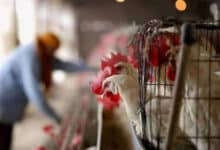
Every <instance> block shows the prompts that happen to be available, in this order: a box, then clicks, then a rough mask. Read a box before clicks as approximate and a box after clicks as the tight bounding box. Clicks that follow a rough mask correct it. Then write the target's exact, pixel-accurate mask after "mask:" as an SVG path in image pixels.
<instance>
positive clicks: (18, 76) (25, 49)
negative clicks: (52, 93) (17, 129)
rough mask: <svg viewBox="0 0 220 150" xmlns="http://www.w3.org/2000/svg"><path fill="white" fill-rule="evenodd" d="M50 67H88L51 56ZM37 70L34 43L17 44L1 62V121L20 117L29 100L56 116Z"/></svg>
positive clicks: (57, 118)
mask: <svg viewBox="0 0 220 150" xmlns="http://www.w3.org/2000/svg"><path fill="white" fill-rule="evenodd" d="M53 69H61V70H64V71H67V72H75V71H83V70H85V69H88V68H87V66H86V65H85V64H84V63H83V62H81V63H73V62H63V61H61V60H59V59H57V58H54V63H53ZM40 70H41V69H40V65H39V59H38V57H37V53H36V51H35V45H34V44H30V45H26V46H21V47H18V48H17V49H16V50H15V51H14V52H13V53H11V54H10V55H9V56H8V57H7V58H6V59H5V60H3V62H1V63H0V122H4V123H14V122H16V121H18V120H20V119H21V118H22V116H23V113H24V110H25V106H26V105H27V104H28V103H29V102H31V103H32V104H34V105H35V106H36V107H37V108H38V109H39V110H40V111H41V112H43V113H44V114H46V115H47V116H49V117H50V118H52V119H54V120H56V121H58V120H59V117H58V115H57V114H56V113H55V111H54V110H53V109H52V108H51V107H50V106H49V105H48V104H47V101H46V99H45V97H44V95H43V91H42V90H41V89H40V86H39V83H40V80H39V79H40Z"/></svg>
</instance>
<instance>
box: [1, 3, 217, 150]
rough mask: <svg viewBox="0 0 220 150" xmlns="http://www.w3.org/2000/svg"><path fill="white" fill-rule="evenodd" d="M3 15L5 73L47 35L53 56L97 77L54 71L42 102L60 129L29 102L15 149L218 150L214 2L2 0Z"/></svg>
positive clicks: (16, 131) (15, 132)
mask: <svg viewBox="0 0 220 150" xmlns="http://www.w3.org/2000/svg"><path fill="white" fill-rule="evenodd" d="M161 6H163V7H161ZM0 8H1V9H0V12H1V11H2V12H1V13H0V14H4V15H2V16H1V15H0V16H1V18H2V19H1V21H0V27H1V28H0V67H1V64H3V65H4V59H5V58H7V56H8V55H10V53H13V51H15V50H13V49H14V48H15V47H17V46H18V45H26V44H29V43H30V42H32V41H33V40H34V39H35V36H36V35H37V34H39V33H43V32H46V31H50V32H54V33H55V34H56V35H58V36H59V38H60V42H61V45H60V47H59V50H58V51H57V52H56V57H57V58H60V59H61V60H65V61H73V62H80V61H81V60H83V61H85V63H86V64H87V65H88V67H89V68H90V69H91V70H90V71H88V70H87V71H85V72H75V73H69V72H63V71H60V70H58V71H54V72H53V74H52V80H53V83H54V84H53V86H52V88H51V90H50V91H49V93H46V95H45V97H46V98H47V99H48V100H47V103H48V104H49V105H51V107H52V108H54V110H55V111H56V112H57V113H58V114H59V115H60V116H61V118H62V119H61V122H60V123H59V124H57V123H55V122H54V121H51V120H49V119H48V118H47V116H45V115H44V114H42V113H40V112H39V111H38V108H36V106H35V105H33V104H31V103H30V105H28V106H27V109H26V110H25V114H24V117H23V118H22V119H21V120H19V121H18V122H16V123H15V124H13V140H12V145H11V149H12V150H156V149H160V150H218V149H219V146H220V129H219V124H220V120H219V118H220V117H219V115H218V110H219V106H220V104H219V99H220V95H219V93H220V92H219V88H218V85H219V84H220V73H219V71H220V64H219V54H220V45H219V36H220V22H219V9H220V3H219V2H218V0H198V1H189V0H174V1H164V0H148V1H145V0H138V1H132V0H111V1H101V0H91V1H88V0H65V1H62V0H45V1H37V0H12V1H10V2H8V1H6V0H1V1H0ZM0 74H1V68H0ZM0 81H2V80H0ZM0 84H1V83H0ZM0 90H1V87H0ZM0 94H1V91H0ZM1 104H2V103H1V101H0V105H1ZM0 108H1V107H0ZM0 124H1V110H0ZM0 134H1V133H0ZM0 138H1V135H0ZM0 149H2V148H1V142H0Z"/></svg>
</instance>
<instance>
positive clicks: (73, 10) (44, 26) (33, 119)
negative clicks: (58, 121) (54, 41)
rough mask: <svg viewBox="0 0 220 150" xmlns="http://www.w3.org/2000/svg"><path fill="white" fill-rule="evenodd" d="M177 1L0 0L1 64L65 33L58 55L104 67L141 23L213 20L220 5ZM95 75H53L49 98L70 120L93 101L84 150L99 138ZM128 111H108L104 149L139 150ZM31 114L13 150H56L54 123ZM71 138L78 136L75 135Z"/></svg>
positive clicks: (206, 0) (212, 0)
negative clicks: (48, 34) (42, 36)
mask: <svg viewBox="0 0 220 150" xmlns="http://www.w3.org/2000/svg"><path fill="white" fill-rule="evenodd" d="M177 1H178V0H0V63H1V60H3V59H4V58H5V57H6V56H7V55H8V54H9V53H10V52H11V51H13V49H14V48H15V47H16V46H18V45H24V44H28V43H30V42H32V41H33V40H34V38H35V37H36V35H37V34H39V33H43V32H45V31H52V32H54V33H56V34H57V35H59V37H60V39H61V42H62V44H61V47H60V48H59V51H58V52H57V54H56V55H57V56H58V57H59V58H62V59H64V60H77V59H78V58H83V59H84V60H85V61H86V62H87V63H88V64H89V65H91V66H94V67H97V68H98V67H99V62H100V59H101V57H102V56H103V55H104V54H106V53H107V52H108V51H111V50H117V51H123V50H124V49H126V47H127V45H128V44H129V41H130V39H131V37H132V35H133V34H134V33H135V32H136V31H137V28H138V25H142V24H144V23H146V22H147V21H149V20H151V19H160V18H166V17H176V18H185V19H213V16H212V14H211V13H210V11H209V6H210V5H211V4H212V3H216V4H219V1H218V0H185V3H186V4H187V7H186V8H178V6H176V5H175V4H176V2H177ZM179 1H180V0H179ZM92 76H94V74H92V73H84V74H83V75H82V74H80V75H79V74H77V73H76V74H66V73H64V72H61V71H55V72H54V73H53V80H54V82H55V86H54V87H53V89H52V92H51V93H50V94H49V103H50V104H51V105H52V106H53V107H54V108H55V109H56V110H57V111H58V112H59V114H61V115H62V116H63V117H64V118H68V117H67V116H69V117H70V118H71V117H72V116H74V115H75V116H77V115H79V114H80V113H79V112H80V111H81V110H80V109H78V108H80V107H79V106H80V105H81V101H82V99H83V98H84V97H87V98H86V99H88V100H87V103H88V108H87V110H86V111H83V112H84V113H85V114H84V117H85V120H86V123H85V124H84V126H85V128H84V129H85V132H84V134H83V138H82V139H83V140H82V141H81V142H79V143H80V144H81V145H83V146H80V148H79V147H78V149H86V148H88V147H91V146H95V145H97V140H98V138H97V137H98V133H99V132H98V126H99V120H98V119H100V118H98V115H100V114H99V113H100V112H98V110H99V106H98V105H97V101H96V97H94V96H93V95H92V94H91V92H90V89H89V82H90V80H91V77H92ZM0 84H1V83H0ZM120 107H121V106H120ZM123 113H124V111H123V109H119V108H118V109H117V110H114V111H106V112H104V113H103V112H102V119H104V122H103V125H101V126H102V129H103V130H102V134H101V139H102V140H101V141H102V142H101V149H103V150H108V149H109V150H113V149H114V150H116V149H121V150H124V149H126V150H127V149H134V148H133V147H134V145H133V144H132V142H131V141H132V139H131V138H129V137H131V131H130V128H129V127H128V125H127V123H128V122H127V120H126V117H125V115H117V114H123ZM81 114H82V113H81ZM25 116H26V117H25V118H24V120H22V121H21V122H19V123H17V124H16V127H15V129H14V133H13V134H14V137H13V138H14V141H13V150H32V149H36V148H38V147H39V146H45V147H48V149H54V148H50V145H53V144H51V143H53V142H54V141H53V139H51V137H50V136H48V135H47V134H45V133H44V132H43V130H42V127H44V126H45V125H46V124H52V123H51V122H50V121H49V120H48V119H47V118H46V117H45V116H44V115H42V114H41V113H39V112H38V111H36V109H35V108H34V107H33V106H31V105H30V106H29V108H28V109H27V111H26V114H25ZM114 120H117V121H114ZM119 122H120V123H119ZM76 124H77V119H75V121H72V122H71V123H69V124H68V126H72V127H73V126H74V128H76ZM54 126H55V127H54V128H55V129H54V130H55V131H54V132H56V134H58V135H59V134H61V132H62V131H63V130H62V126H61V127H57V126H56V125H54ZM125 126H126V128H125ZM68 132H70V131H68ZM69 134H70V136H73V134H74V133H73V132H71V133H69ZM116 136H117V137H118V138H121V139H122V140H121V143H119V142H118V141H117V140H116V139H115V138H114V137H116ZM122 142H124V143H126V144H122ZM122 145H124V146H125V145H126V146H128V147H127V148H125V147H122ZM111 146H112V147H111ZM51 147H53V146H51Z"/></svg>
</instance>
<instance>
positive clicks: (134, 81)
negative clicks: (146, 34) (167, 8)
mask: <svg viewBox="0 0 220 150" xmlns="http://www.w3.org/2000/svg"><path fill="white" fill-rule="evenodd" d="M158 36H159V37H157V36H156V37H155V38H154V39H153V40H152V41H151V42H152V43H153V44H152V45H150V46H149V47H150V48H149V49H148V51H147V53H148V58H149V62H148V63H149V64H147V65H150V67H151V68H153V69H152V70H153V71H152V70H151V71H152V72H149V73H150V76H149V77H150V78H152V81H151V82H153V83H156V84H157V82H158V81H159V82H160V83H165V82H166V80H169V82H171V83H173V82H174V80H175V72H176V69H178V66H177V63H178V51H179V44H180V43H179V39H178V36H179V35H178V34H176V33H175V34H174V35H173V34H171V33H168V34H167V33H162V34H161V33H159V34H158ZM167 37H168V38H167ZM204 42H205V44H204ZM212 56H215V49H214V47H213V46H212V45H211V44H210V43H209V42H208V41H207V40H206V41H205V40H204V39H203V38H201V39H200V41H198V42H197V43H196V44H194V45H193V46H192V47H191V48H190V54H189V58H187V59H186V63H187V67H186V68H187V69H186V74H185V75H186V77H185V91H184V97H185V99H184V101H183V103H182V107H181V113H180V117H179V122H178V126H179V130H178V131H179V132H178V133H177V136H178V137H186V138H183V139H181V140H176V141H175V144H174V145H175V148H174V149H180V147H183V145H184V148H185V149H199V150H206V149H208V146H210V148H209V149H214V150H216V149H218V147H219V146H220V142H219V140H218V139H217V138H216V139H212V138H210V139H208V138H205V137H213V136H215V137H219V136H220V129H219V128H220V126H219V122H220V120H219V119H220V117H218V106H219V103H220V101H218V100H217V99H216V98H218V97H220V91H219V90H220V88H218V85H220V78H219V77H218V76H217V75H216V74H215V72H216V71H218V70H219V64H218V63H217V62H214V61H209V62H210V63H209V62H208V61H207V60H209V59H210V58H212ZM196 59H197V60H196ZM132 62H137V61H132ZM131 64H132V63H131V62H129V61H128V60H125V59H124V60H118V61H116V62H114V63H113V64H112V65H111V67H110V68H120V69H119V71H117V72H116V73H111V74H109V75H108V76H105V77H104V78H103V79H102V80H103V81H102V83H101V84H102V88H101V89H102V90H103V91H102V93H100V94H101V95H102V96H103V97H105V95H106V91H108V93H109V92H111V93H113V95H115V94H119V95H120V98H121V100H122V101H123V103H124V105H125V106H126V107H125V108H126V112H127V115H128V118H129V119H130V121H131V122H132V124H133V126H134V127H135V130H136V133H137V134H138V135H139V136H140V133H141V130H140V129H141V123H140V120H139V114H138V112H139V88H140V87H139V83H138V74H137V70H136V69H135V68H134V67H133V66H132V65H131ZM159 68H160V69H159ZM209 68H211V69H209ZM113 70H114V69H113ZM116 70H117V69H116ZM165 70H166V72H165ZM155 72H156V73H155ZM158 74H160V79H158ZM155 75H156V76H155ZM207 87H208V89H207ZM156 89H159V90H157V91H156V92H155V91H154V93H151V92H152V91H151V88H150V87H147V89H146V90H147V91H146V93H147V99H148V101H147V102H146V105H145V110H146V116H147V119H148V120H147V128H146V133H147V134H148V140H149V141H151V142H152V143H153V144H154V145H157V144H158V140H157V137H158V133H160V135H159V136H161V137H166V132H167V126H168V114H169V113H170V109H171V106H170V105H171V103H170V100H161V98H160V94H161V93H166V94H165V95H163V96H171V95H172V89H165V88H163V87H160V88H156ZM149 95H151V96H149ZM198 98H199V99H198ZM208 99H210V100H208ZM158 109H159V110H158ZM158 112H159V113H158ZM158 125H159V126H158ZM193 137H199V138H193ZM192 143H193V144H192ZM208 143H209V144H208ZM194 146H195V147H194ZM160 147H162V148H163V147H164V140H162V141H161V145H160ZM186 147H187V148H186Z"/></svg>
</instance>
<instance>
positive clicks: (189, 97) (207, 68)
mask: <svg viewBox="0 0 220 150" xmlns="http://www.w3.org/2000/svg"><path fill="white" fill-rule="evenodd" d="M184 22H187V23H189V24H190V25H191V26H192V27H193V33H192V34H193V37H194V39H195V42H196V43H199V44H197V45H196V46H195V48H194V49H193V50H194V51H197V52H196V57H193V58H191V57H190V58H188V59H187V58H184V63H186V64H187V66H186V69H185V70H184V72H185V74H186V75H185V82H184V84H183V85H182V86H183V97H182V98H181V99H182V102H181V110H180V115H179V119H180V120H181V121H182V126H181V131H182V132H183V133H185V134H181V135H175V139H176V141H183V140H187V141H188V142H184V144H180V145H181V149H189V146H190V147H192V149H204V150H206V149H207V150H211V149H213V150H215V149H216V147H215V145H216V143H220V134H219V133H220V132H219V131H220V129H219V128H218V123H220V122H218V119H217V120H213V115H214V117H217V118H218V113H217V112H215V111H216V110H213V109H214V108H216V107H217V106H220V101H219V100H220V88H218V86H217V85H218V83H219V85H220V81H219V80H220V76H219V77H218V76H217V75H216V76H214V75H213V74H214V73H215V72H216V71H218V69H220V67H219V65H220V64H219V63H220V57H219V54H220V49H218V48H219V46H218V42H219V34H220V25H219V22H211V21H190V20H187V21H180V20H152V21H149V22H148V23H147V24H145V25H143V26H142V27H141V28H140V29H139V31H138V32H137V33H136V35H135V37H134V39H133V42H132V44H133V46H134V48H135V51H136V58H137V59H138V73H139V85H140V91H139V92H140V93H139V94H140V114H141V120H140V121H141V125H142V134H141V135H140V139H141V141H142V144H143V145H145V144H146V143H144V142H147V145H149V144H153V145H154V148H152V149H164V143H165V140H166V138H167V136H168V135H167V134H165V133H167V132H168V131H164V129H166V130H168V129H167V128H168V126H167V125H168V122H169V121H168V120H167V118H169V116H170V112H169V113H164V110H163V109H164V108H163V106H164V104H163V103H168V104H166V106H168V107H169V108H167V109H169V110H170V109H172V108H171V107H172V106H171V103H172V98H173V89H174V86H175V84H176V83H175V82H171V81H170V80H168V79H167V76H166V72H167V66H168V63H167V62H165V63H164V64H163V65H159V66H158V67H154V66H153V65H152V64H151V62H150V58H149V55H148V53H149V51H148V49H149V45H150V44H151V43H152V41H153V40H154V38H155V36H157V35H159V34H161V35H162V34H164V36H166V33H167V32H170V31H164V32H161V31H160V30H162V29H165V28H168V27H175V29H176V33H177V34H178V35H181V34H182V33H181V31H180V27H181V25H182V24H183V23H184ZM158 44H159V42H158ZM181 44H183V43H181ZM215 44H217V45H215ZM181 46H182V45H180V47H181ZM204 50H205V51H204ZM178 54H179V50H178V51H177V54H176V56H178ZM158 57H159V53H158ZM176 59H178V57H177V58H176ZM177 62H178V60H177ZM177 69H178V66H177ZM192 70H193V75H192V73H190V71H192ZM149 75H151V76H153V78H154V79H153V81H149V78H150V76H149ZM189 76H190V77H189ZM190 80H192V82H193V83H190V82H189V81H190ZM218 91H219V92H218ZM155 99H156V100H155ZM153 100H154V101H156V102H153ZM166 101H167V102H166ZM146 105H148V107H147V108H148V109H145V107H146ZM155 107H156V111H152V110H153V109H154V110H155ZM188 107H189V108H190V109H192V110H191V112H193V115H192V114H191V116H190V114H189V111H187V109H189V108H188ZM204 111H205V112H204ZM192 116H193V117H194V118H193V121H192ZM155 120H156V121H155ZM164 122H166V123H165V124H166V127H164ZM179 122H180V121H179V120H178V121H177V122H176V124H177V126H179ZM153 128H154V129H153ZM180 143H181V142H180ZM178 144H179V143H178V142H176V143H173V145H176V147H178ZM187 144H188V145H187ZM144 147H145V149H147V148H146V146H144ZM174 147H175V146H174ZM174 149H175V148H174ZM176 149H177V148H176ZM179 149H180V147H179Z"/></svg>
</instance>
